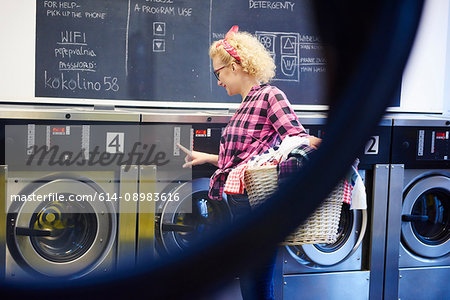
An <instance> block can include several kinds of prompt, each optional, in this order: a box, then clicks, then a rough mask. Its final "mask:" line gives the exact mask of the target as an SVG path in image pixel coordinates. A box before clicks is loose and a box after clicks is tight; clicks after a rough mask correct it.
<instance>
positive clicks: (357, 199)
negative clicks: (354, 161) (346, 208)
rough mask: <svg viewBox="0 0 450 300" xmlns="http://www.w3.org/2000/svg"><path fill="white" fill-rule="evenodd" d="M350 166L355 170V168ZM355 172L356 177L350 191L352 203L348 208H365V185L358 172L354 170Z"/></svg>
mask: <svg viewBox="0 0 450 300" xmlns="http://www.w3.org/2000/svg"><path fill="white" fill-rule="evenodd" d="M352 168H353V170H354V171H355V172H356V170H355V168H354V167H352ZM356 174H357V177H356V180H355V186H354V187H353V191H352V203H351V205H350V209H367V196H366V187H365V186H364V182H363V181H362V178H361V176H360V175H359V173H358V172H356Z"/></svg>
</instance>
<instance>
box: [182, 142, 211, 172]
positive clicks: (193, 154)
mask: <svg viewBox="0 0 450 300" xmlns="http://www.w3.org/2000/svg"><path fill="white" fill-rule="evenodd" d="M177 146H178V148H180V149H181V150H183V152H184V153H186V157H185V158H184V161H185V162H186V163H185V164H184V165H183V168H190V167H192V166H197V165H203V164H206V163H210V164H213V165H215V166H216V167H217V166H218V163H219V156H218V155H216V154H210V153H205V152H199V151H190V150H189V149H187V148H186V147H183V146H182V145H180V144H177Z"/></svg>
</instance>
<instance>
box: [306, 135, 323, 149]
mask: <svg viewBox="0 0 450 300" xmlns="http://www.w3.org/2000/svg"><path fill="white" fill-rule="evenodd" d="M308 140H309V146H310V147H312V148H314V149H316V150H317V148H319V146H320V143H321V142H322V139H319V138H317V137H315V136H312V135H311V136H309V137H308Z"/></svg>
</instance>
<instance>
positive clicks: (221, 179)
mask: <svg viewBox="0 0 450 300" xmlns="http://www.w3.org/2000/svg"><path fill="white" fill-rule="evenodd" d="M286 136H305V137H307V136H309V135H308V134H307V133H306V132H305V129H304V128H303V126H302V125H301V124H300V122H299V120H298V118H297V116H296V115H295V113H294V110H293V109H292V107H291V104H290V103H289V101H288V100H287V99H286V96H285V94H284V93H283V92H282V91H281V90H279V89H278V88H276V87H274V86H271V85H268V84H263V85H260V86H254V87H253V88H252V89H251V90H250V92H249V93H248V95H247V97H245V99H244V101H242V103H241V105H240V106H239V109H238V110H237V111H236V113H235V114H234V116H233V117H232V118H231V120H230V122H229V123H228V125H227V126H226V127H225V129H224V131H223V133H222V137H221V139H220V148H219V161H218V167H219V168H218V169H217V170H216V172H215V173H214V174H213V175H212V176H211V181H210V184H209V197H210V198H211V199H216V200H220V199H222V193H223V188H224V185H225V182H226V178H227V175H228V173H229V172H230V171H231V170H232V169H234V168H236V167H237V166H238V165H241V164H244V163H246V162H247V161H249V160H250V159H251V158H252V157H253V156H255V155H258V154H260V153H263V152H264V151H266V150H267V149H269V148H272V147H274V146H276V145H278V144H279V143H280V141H281V140H282V139H284V137H286Z"/></svg>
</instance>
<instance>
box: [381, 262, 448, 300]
mask: <svg viewBox="0 0 450 300" xmlns="http://www.w3.org/2000/svg"><path fill="white" fill-rule="evenodd" d="M449 278H450V266H446V267H431V268H408V269H400V279H399V294H398V299H401V300H442V299H448V298H449V296H450V284H449ZM386 299H397V297H396V298H386Z"/></svg>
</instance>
